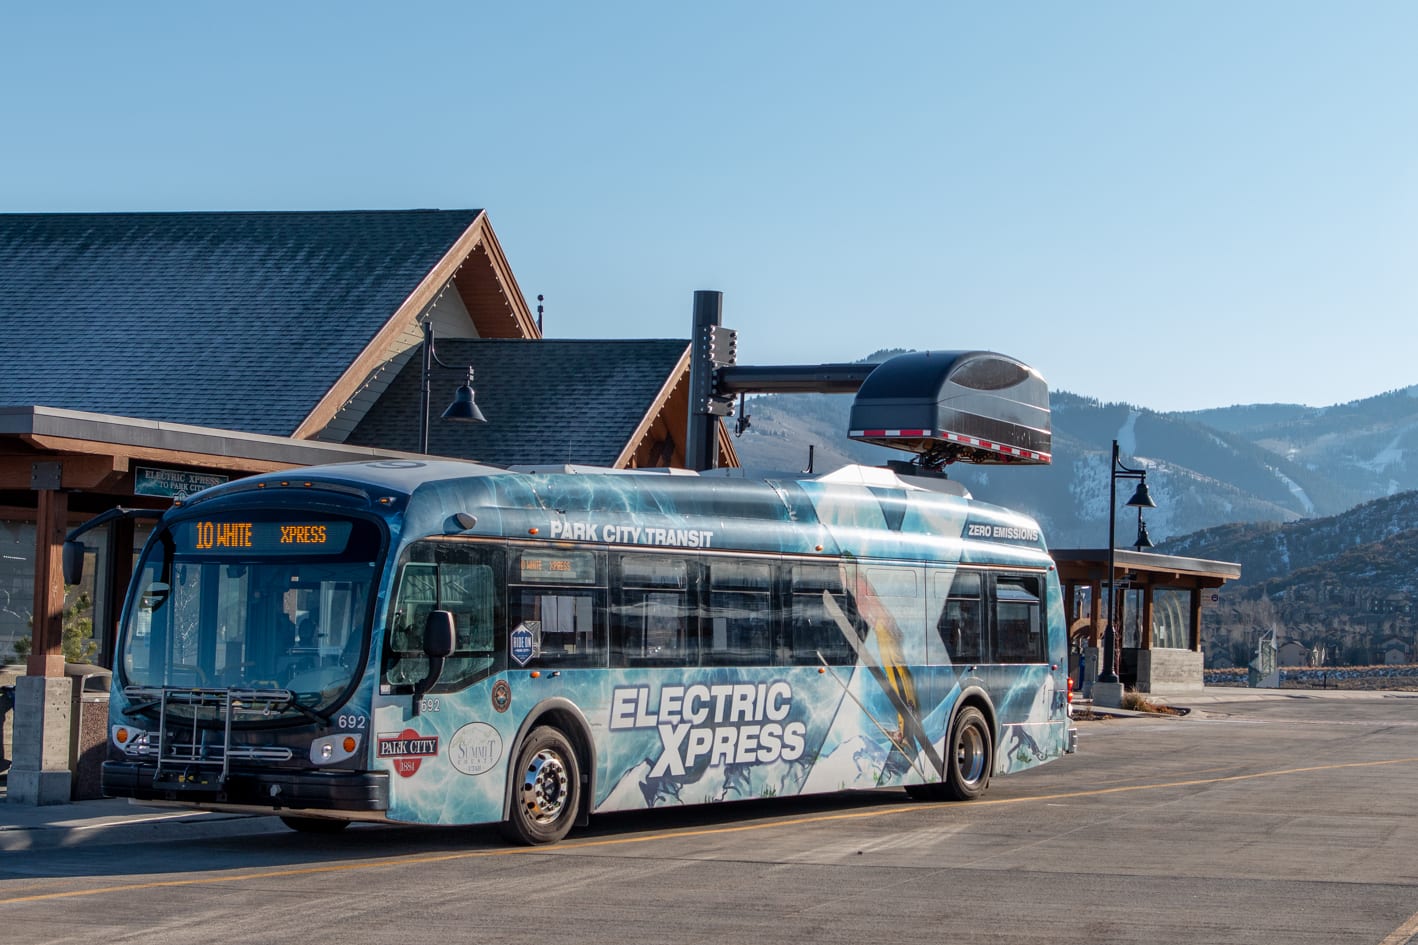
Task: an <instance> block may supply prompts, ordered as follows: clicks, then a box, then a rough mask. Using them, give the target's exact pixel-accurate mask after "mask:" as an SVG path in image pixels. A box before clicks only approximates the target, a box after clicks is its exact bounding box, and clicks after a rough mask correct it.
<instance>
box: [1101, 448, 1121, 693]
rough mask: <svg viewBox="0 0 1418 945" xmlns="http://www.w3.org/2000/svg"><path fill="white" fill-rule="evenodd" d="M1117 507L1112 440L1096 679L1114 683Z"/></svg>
mask: <svg viewBox="0 0 1418 945" xmlns="http://www.w3.org/2000/svg"><path fill="white" fill-rule="evenodd" d="M1117 509H1118V441H1117V440H1114V441H1113V461H1112V463H1111V464H1110V465H1109V466H1108V624H1107V627H1106V628H1105V629H1104V630H1103V665H1102V666H1101V667H1100V669H1102V670H1104V672H1100V673H1099V674H1098V681H1099V682H1101V683H1115V682H1117V681H1118V670H1117V657H1118V641H1117V640H1115V639H1114V636H1113V635H1114V634H1115V633H1117V623H1116V622H1115V621H1114V619H1113V617H1114V615H1115V614H1116V612H1117V607H1118V579H1117V574H1118V569H1117V563H1116V558H1115V557H1114V554H1113V545H1114V544H1116V530H1117V524H1118V523H1117Z"/></svg>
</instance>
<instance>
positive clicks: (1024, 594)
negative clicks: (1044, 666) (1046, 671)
mask: <svg viewBox="0 0 1418 945" xmlns="http://www.w3.org/2000/svg"><path fill="white" fill-rule="evenodd" d="M995 628H996V629H995V634H996V642H995V659H996V662H1000V663H1042V662H1044V661H1045V660H1044V635H1043V634H1042V633H1041V632H1040V629H1039V579H1038V578H1036V577H1014V576H1009V577H1005V576H1003V575H1001V576H1000V577H999V578H997V579H996V581H995Z"/></svg>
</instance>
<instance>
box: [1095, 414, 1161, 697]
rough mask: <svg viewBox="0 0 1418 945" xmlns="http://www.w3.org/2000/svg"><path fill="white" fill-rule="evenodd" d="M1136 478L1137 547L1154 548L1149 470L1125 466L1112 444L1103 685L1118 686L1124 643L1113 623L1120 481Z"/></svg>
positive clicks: (1133, 501) (1130, 503)
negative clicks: (1146, 512)
mask: <svg viewBox="0 0 1418 945" xmlns="http://www.w3.org/2000/svg"><path fill="white" fill-rule="evenodd" d="M1119 479H1136V480H1138V483H1137V491H1136V492H1134V493H1133V494H1132V498H1131V499H1128V500H1127V507H1128V508H1135V509H1137V540H1136V541H1135V542H1134V545H1135V546H1136V547H1137V550H1138V551H1141V550H1142V549H1143V548H1151V547H1152V539H1151V538H1149V537H1148V535H1147V526H1146V525H1145V524H1144V523H1143V521H1142V510H1143V509H1155V508H1157V503H1156V502H1153V501H1152V494H1151V493H1149V492H1148V491H1147V470H1145V469H1133V468H1131V467H1129V466H1124V465H1123V463H1122V460H1120V459H1118V441H1117V440H1114V441H1113V465H1112V466H1111V467H1110V469H1109V475H1108V625H1107V627H1105V628H1104V630H1103V667H1102V668H1103V670H1104V672H1102V673H1099V674H1098V681H1099V682H1100V683H1115V682H1117V681H1118V657H1119V656H1120V655H1121V649H1122V646H1121V643H1120V641H1119V640H1118V627H1117V624H1116V622H1115V621H1114V619H1113V618H1114V616H1115V615H1116V614H1117V610H1118V577H1117V557H1116V555H1115V553H1114V547H1113V546H1114V545H1116V544H1117V536H1116V534H1115V530H1116V529H1117V524H1118V523H1117V513H1118V480H1119Z"/></svg>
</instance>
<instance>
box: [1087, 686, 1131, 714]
mask: <svg viewBox="0 0 1418 945" xmlns="http://www.w3.org/2000/svg"><path fill="white" fill-rule="evenodd" d="M1123 688H1124V687H1123V684H1122V683H1120V682H1095V683H1094V684H1093V704H1094V705H1096V706H1102V707H1104V708H1108V709H1121V708H1122V707H1123Z"/></svg>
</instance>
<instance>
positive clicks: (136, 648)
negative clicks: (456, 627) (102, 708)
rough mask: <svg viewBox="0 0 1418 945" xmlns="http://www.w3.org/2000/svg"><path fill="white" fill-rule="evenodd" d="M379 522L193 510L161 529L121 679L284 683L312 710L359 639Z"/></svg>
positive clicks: (361, 648) (134, 607) (145, 568)
mask: <svg viewBox="0 0 1418 945" xmlns="http://www.w3.org/2000/svg"><path fill="white" fill-rule="evenodd" d="M379 546H380V542H379V536H378V530H377V528H376V527H375V526H374V525H373V524H371V523H369V522H363V521H359V520H355V519H335V518H331V517H328V516H290V515H282V516H279V517H277V516H271V515H267V516H264V517H263V516H251V515H248V516H246V517H244V518H242V519H240V520H238V519H236V518H231V517H223V518H221V519H189V520H186V521H182V522H178V523H176V524H175V525H173V526H172V527H171V528H170V529H168V530H166V531H164V532H162V533H160V534H159V535H158V537H157V539H155V540H154V541H153V542H151V543H150V544H149V546H148V549H147V552H146V554H145V556H144V558H143V561H142V563H141V565H140V567H139V572H138V584H137V587H136V593H134V594H133V595H132V597H131V599H130V601H129V605H128V612H127V614H126V615H125V619H124V635H123V644H122V656H121V660H120V667H121V672H122V674H123V677H124V682H125V683H126V684H127V685H130V686H139V687H150V688H159V687H183V688H201V689H209V688H210V689H284V690H288V691H291V692H294V693H295V694H296V697H297V700H298V702H299V703H300V705H301V706H303V707H306V708H307V709H313V710H315V711H320V710H321V709H328V708H331V707H333V706H334V705H336V704H337V703H338V702H339V701H341V699H342V697H343V696H344V695H345V694H346V693H347V692H348V690H349V689H350V687H351V686H352V685H353V684H354V681H355V680H356V679H357V678H358V677H359V675H360V670H361V667H362V666H363V662H364V658H365V654H366V651H367V645H366V642H367V640H368V635H369V634H368V627H369V623H370V604H371V593H372V590H373V584H374V581H375V579H376V575H377V572H378V568H377V565H378V560H377V559H378V557H379Z"/></svg>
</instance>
